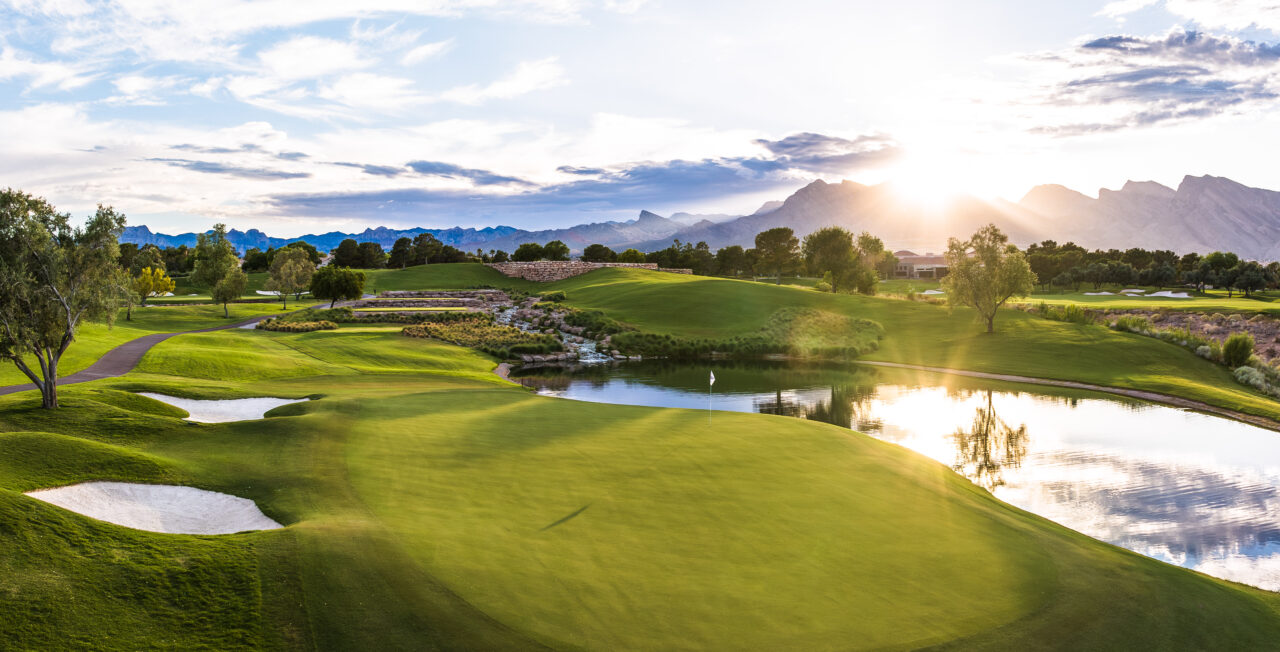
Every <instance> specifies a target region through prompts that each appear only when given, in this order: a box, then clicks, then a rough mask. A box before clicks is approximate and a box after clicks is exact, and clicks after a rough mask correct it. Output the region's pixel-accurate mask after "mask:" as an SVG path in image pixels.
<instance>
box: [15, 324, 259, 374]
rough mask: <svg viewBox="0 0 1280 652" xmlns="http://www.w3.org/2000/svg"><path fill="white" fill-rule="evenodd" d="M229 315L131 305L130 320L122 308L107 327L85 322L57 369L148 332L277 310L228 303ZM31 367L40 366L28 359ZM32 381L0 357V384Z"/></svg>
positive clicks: (68, 370) (66, 370)
mask: <svg viewBox="0 0 1280 652" xmlns="http://www.w3.org/2000/svg"><path fill="white" fill-rule="evenodd" d="M229 310H230V313H231V318H230V319H227V318H224V317H223V316H222V306H164V307H160V306H156V307H147V308H134V310H133V319H131V320H128V321H126V320H125V311H124V310H121V311H120V316H119V317H118V318H117V319H116V323H115V326H114V327H112V328H108V327H107V326H106V325H104V324H97V323H86V324H84V325H83V326H82V327H81V329H80V332H79V334H78V335H77V337H76V341H75V342H73V343H72V344H71V347H70V348H68V349H67V352H66V354H64V355H63V357H62V361H61V363H60V364H59V365H58V372H59V373H60V374H61V375H63V376H67V375H70V374H73V373H75V372H77V371H80V370H81V369H84V368H85V367H88V366H89V365H91V364H93V363H94V362H96V361H97V360H98V358H100V357H102V354H104V353H106V352H107V351H109V350H111V349H113V348H115V347H117V346H119V345H121V344H124V343H125V342H128V341H129V340H132V339H135V338H138V337H142V336H143V335H149V334H151V333H172V332H176V331H187V330H196V329H200V328H210V327H213V326H221V325H223V324H227V323H229V322H231V323H234V322H236V321H241V320H244V319H248V318H250V317H254V316H257V315H270V314H274V313H277V312H280V307H279V306H276V305H260V304H244V305H239V304H233V305H231V306H229ZM31 365H32V368H33V369H39V367H38V366H36V365H35V360H34V358H33V359H32V360H31ZM29 382H31V381H30V380H29V379H28V378H27V377H26V376H25V375H23V373H22V372H21V371H18V368H17V367H16V366H14V365H13V363H11V362H8V361H3V360H0V386H5V385H18V384H25V383H29Z"/></svg>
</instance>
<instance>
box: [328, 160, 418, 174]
mask: <svg viewBox="0 0 1280 652" xmlns="http://www.w3.org/2000/svg"><path fill="white" fill-rule="evenodd" d="M333 165H341V166H342V167H348V168H359V169H360V170H362V171H363V172H364V173H365V174H372V175H374V176H378V177H398V176H400V175H401V174H404V173H405V169H404V168H398V167H392V166H390V165H369V164H368V163H347V162H345V161H342V162H337V163H334V164H333Z"/></svg>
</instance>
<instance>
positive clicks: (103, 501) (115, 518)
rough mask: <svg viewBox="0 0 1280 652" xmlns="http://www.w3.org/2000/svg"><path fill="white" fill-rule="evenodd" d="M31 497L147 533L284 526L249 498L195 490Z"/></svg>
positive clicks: (84, 487)
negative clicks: (268, 515)
mask: <svg viewBox="0 0 1280 652" xmlns="http://www.w3.org/2000/svg"><path fill="white" fill-rule="evenodd" d="M27 495H28V496H31V497H32V498H35V499H36V500H42V501H44V502H46V503H49V504H50V505H57V506H58V507H61V508H63V509H67V510H71V511H73V512H75V513H77V514H83V515H85V516H88V517H90V518H96V519H98V520H99V521H106V522H108V523H115V524H116V525H123V526H125V527H131V528H134V529H135V530H146V531H148V532H165V533H168V534H233V533H236V532H245V531H248V530H275V529H278V528H282V527H284V526H283V525H280V524H279V523H277V522H275V521H273V520H271V519H269V518H267V516H266V514H263V513H262V510H260V509H258V505H257V504H256V503H254V502H253V501H252V500H249V499H248V498H238V497H236V496H229V495H227V494H220V493H218V492H216V491H205V490H204V489H196V488H195V487H176V486H173V485H162V484H131V483H127V482H85V483H83V484H73V485H71V486H69V487H58V488H56V489H39V490H36V491H29V492H27Z"/></svg>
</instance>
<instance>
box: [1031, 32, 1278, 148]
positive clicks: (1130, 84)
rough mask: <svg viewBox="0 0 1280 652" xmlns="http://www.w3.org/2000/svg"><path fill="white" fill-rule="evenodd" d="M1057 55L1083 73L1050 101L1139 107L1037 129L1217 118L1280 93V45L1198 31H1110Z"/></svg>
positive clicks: (1084, 130)
mask: <svg viewBox="0 0 1280 652" xmlns="http://www.w3.org/2000/svg"><path fill="white" fill-rule="evenodd" d="M1040 60H1046V59H1044V58H1043V57H1041V59H1040ZM1052 61H1053V62H1055V63H1057V64H1059V65H1064V66H1068V67H1069V68H1070V69H1072V70H1076V71H1079V74H1077V75H1075V79H1071V80H1068V81H1066V82H1063V83H1060V84H1058V85H1057V86H1056V87H1054V88H1052V89H1050V92H1049V94H1048V96H1047V99H1046V100H1045V101H1044V103H1045V104H1048V105H1056V106H1063V107H1076V106H1088V105H1106V104H1115V105H1119V106H1128V107H1131V109H1132V110H1130V111H1128V112H1126V113H1122V114H1120V115H1119V116H1118V117H1117V118H1115V119H1112V120H1110V121H1107V122H1089V123H1077V124H1064V125H1045V126H1040V127H1036V128H1034V129H1032V130H1031V131H1032V132H1033V133H1044V134H1050V135H1054V136H1074V135H1082V134H1093V133H1103V132H1110V131H1119V130H1123V129H1129V128H1135V127H1145V126H1151V125H1157V124H1161V123H1166V122H1176V121H1180V120H1189V119H1197V118H1207V117H1212V116H1215V115H1220V114H1222V113H1226V112H1229V111H1233V110H1238V109H1243V108H1244V107H1247V106H1250V105H1262V104H1265V103H1268V102H1273V101H1274V100H1276V99H1277V97H1278V95H1277V92H1276V91H1275V90H1273V84H1272V77H1273V75H1274V69H1275V68H1276V67H1277V64H1280V45H1276V44H1271V45H1269V44H1266V43H1256V42H1254V41H1242V40H1239V39H1234V38H1229V37H1220V36H1214V35H1211V34H1204V33H1201V32H1196V31H1191V30H1174V31H1171V32H1169V33H1168V34H1165V35H1164V36H1157V37H1138V36H1128V35H1112V36H1105V37H1102V38H1098V39H1094V40H1092V41H1089V42H1087V43H1084V44H1083V45H1081V46H1080V47H1079V48H1078V49H1077V50H1075V51H1072V52H1069V53H1066V54H1064V55H1062V56H1061V57H1059V58H1057V59H1053V60H1052Z"/></svg>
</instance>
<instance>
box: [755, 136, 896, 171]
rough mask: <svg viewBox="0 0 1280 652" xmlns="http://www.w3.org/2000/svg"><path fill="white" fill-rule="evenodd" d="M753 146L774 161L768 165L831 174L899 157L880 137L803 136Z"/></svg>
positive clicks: (761, 141) (892, 145) (893, 145)
mask: <svg viewBox="0 0 1280 652" xmlns="http://www.w3.org/2000/svg"><path fill="white" fill-rule="evenodd" d="M755 143H756V144H757V145H761V146H763V147H764V148H765V149H767V150H769V151H770V152H771V153H772V154H774V155H775V156H777V157H778V159H777V161H773V162H771V163H776V164H779V165H783V166H788V167H794V168H798V169H802V170H807V171H810V172H821V173H835V174H843V173H846V172H850V171H852V170H855V169H858V168H865V167H868V166H870V165H874V164H878V163H882V162H887V161H888V160H890V159H892V158H894V157H896V156H897V155H898V154H899V153H900V148H899V147H898V145H897V143H895V142H894V141H893V139H892V138H889V137H888V136H883V135H869V136H858V137H857V138H855V139H853V140H848V139H845V138H837V137H835V136H824V135H822V134H815V133H808V132H806V133H799V134H793V135H790V136H787V137H786V138H783V139H781V140H765V139H759V140H756V141H755Z"/></svg>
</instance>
